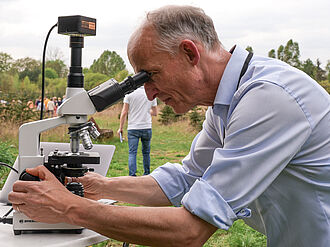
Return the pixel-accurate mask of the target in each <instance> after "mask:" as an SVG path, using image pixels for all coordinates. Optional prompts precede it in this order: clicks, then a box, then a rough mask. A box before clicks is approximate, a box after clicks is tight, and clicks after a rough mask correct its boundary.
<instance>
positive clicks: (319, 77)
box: [314, 59, 326, 81]
mask: <svg viewBox="0 0 330 247" xmlns="http://www.w3.org/2000/svg"><path fill="white" fill-rule="evenodd" d="M325 74H326V72H325V70H324V69H322V68H321V62H320V60H319V59H316V66H315V68H314V78H315V80H316V81H323V80H325V79H326V77H325Z"/></svg>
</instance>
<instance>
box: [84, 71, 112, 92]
mask: <svg viewBox="0 0 330 247" xmlns="http://www.w3.org/2000/svg"><path fill="white" fill-rule="evenodd" d="M108 79H109V77H108V76H107V75H104V74H101V73H91V72H89V73H86V74H85V80H84V81H85V89H86V90H90V89H92V88H94V87H96V86H98V85H100V84H101V83H103V82H105V81H106V80H108Z"/></svg>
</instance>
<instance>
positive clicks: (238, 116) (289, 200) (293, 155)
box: [151, 46, 330, 247]
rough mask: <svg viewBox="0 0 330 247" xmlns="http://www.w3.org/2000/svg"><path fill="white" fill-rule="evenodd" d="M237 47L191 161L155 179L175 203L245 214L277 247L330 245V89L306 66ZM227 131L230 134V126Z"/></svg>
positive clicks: (226, 222) (229, 218)
mask: <svg viewBox="0 0 330 247" xmlns="http://www.w3.org/2000/svg"><path fill="white" fill-rule="evenodd" d="M247 54H248V53H247V51H246V50H244V49H242V48H240V47H238V46H237V47H236V48H235V49H234V51H233V54H232V56H231V58H230V60H229V63H228V65H227V66H226V69H225V71H224V74H223V76H222V79H221V82H220V85H219V88H218V91H217V94H216V97H215V99H214V106H213V107H210V108H209V109H208V111H207V113H206V120H205V122H204V124H203V130H202V131H201V132H200V133H199V134H198V135H197V136H196V137H195V139H194V141H193V142H192V145H191V149H190V152H189V154H188V155H187V156H186V157H185V158H184V159H183V161H182V165H180V164H171V163H166V164H165V165H163V166H161V167H159V168H157V169H156V170H155V171H154V172H153V173H152V174H151V176H153V178H154V179H155V180H156V181H157V182H158V184H159V185H160V187H161V188H162V190H163V191H164V193H165V194H166V196H167V197H168V199H169V200H170V201H171V202H172V204H173V205H175V206H180V205H181V204H182V205H183V206H184V207H185V208H186V209H187V210H189V211H190V212H191V213H192V214H194V215H197V216H198V217H200V218H202V219H204V220H205V221H207V222H209V223H211V224H212V225H214V226H216V227H218V228H222V229H228V228H229V227H230V226H231V225H232V223H233V222H234V221H235V220H237V219H239V218H243V219H244V220H245V222H246V223H247V224H249V225H250V226H252V227H253V228H255V229H256V230H258V231H260V232H262V233H264V234H266V235H267V242H268V243H267V244H268V245H267V246H270V247H272V246H281V247H283V246H288V247H292V246H299V247H302V246H306V247H307V246H308V247H310V246H318V247H321V246H327V247H328V246H329V243H330V96H329V94H328V93H327V92H326V91H325V90H324V89H323V88H322V87H321V86H320V85H319V84H318V83H317V82H315V81H314V80H312V79H311V78H310V77H308V76H307V75H306V74H305V73H303V72H302V71H300V70H297V69H295V68H293V67H291V66H289V65H287V64H286V63H284V62H281V61H279V60H275V59H271V58H265V57H260V56H256V55H254V56H253V57H252V60H251V62H250V64H249V67H248V69H247V71H246V73H245V75H244V76H243V77H242V79H241V80H240V83H239V88H238V90H237V91H236V87H237V83H238V79H239V74H240V72H241V69H242V66H243V63H244V61H245V58H246V57H247ZM223 129H225V137H224V134H223V133H224V131H223Z"/></svg>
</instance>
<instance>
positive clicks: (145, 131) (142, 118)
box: [117, 86, 157, 176]
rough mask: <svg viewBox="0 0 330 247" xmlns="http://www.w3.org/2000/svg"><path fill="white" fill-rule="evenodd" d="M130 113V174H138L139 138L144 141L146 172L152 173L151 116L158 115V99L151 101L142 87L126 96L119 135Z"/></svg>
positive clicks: (128, 134) (143, 150)
mask: <svg viewBox="0 0 330 247" xmlns="http://www.w3.org/2000/svg"><path fill="white" fill-rule="evenodd" d="M127 115H128V126H127V139H128V147H129V151H128V152H129V155H128V168H129V175H130V176H136V154H137V150H138V146H139V139H141V143H142V155H143V167H144V174H143V175H148V174H149V173H150V141H151V136H152V121H151V120H152V119H151V116H157V101H156V99H154V100H152V101H149V100H148V98H147V95H146V93H145V91H144V87H143V86H142V87H140V88H138V89H137V90H135V91H134V92H133V93H130V94H128V95H126V96H125V98H124V106H123V109H122V111H121V114H120V125H119V129H118V131H117V133H118V135H122V134H123V127H124V124H125V121H126V117H127Z"/></svg>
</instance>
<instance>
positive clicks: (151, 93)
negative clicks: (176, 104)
mask: <svg viewBox="0 0 330 247" xmlns="http://www.w3.org/2000/svg"><path fill="white" fill-rule="evenodd" d="M144 91H145V92H146V95H147V97H148V100H153V99H154V98H156V96H157V89H156V87H155V86H154V85H152V82H147V83H144Z"/></svg>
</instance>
